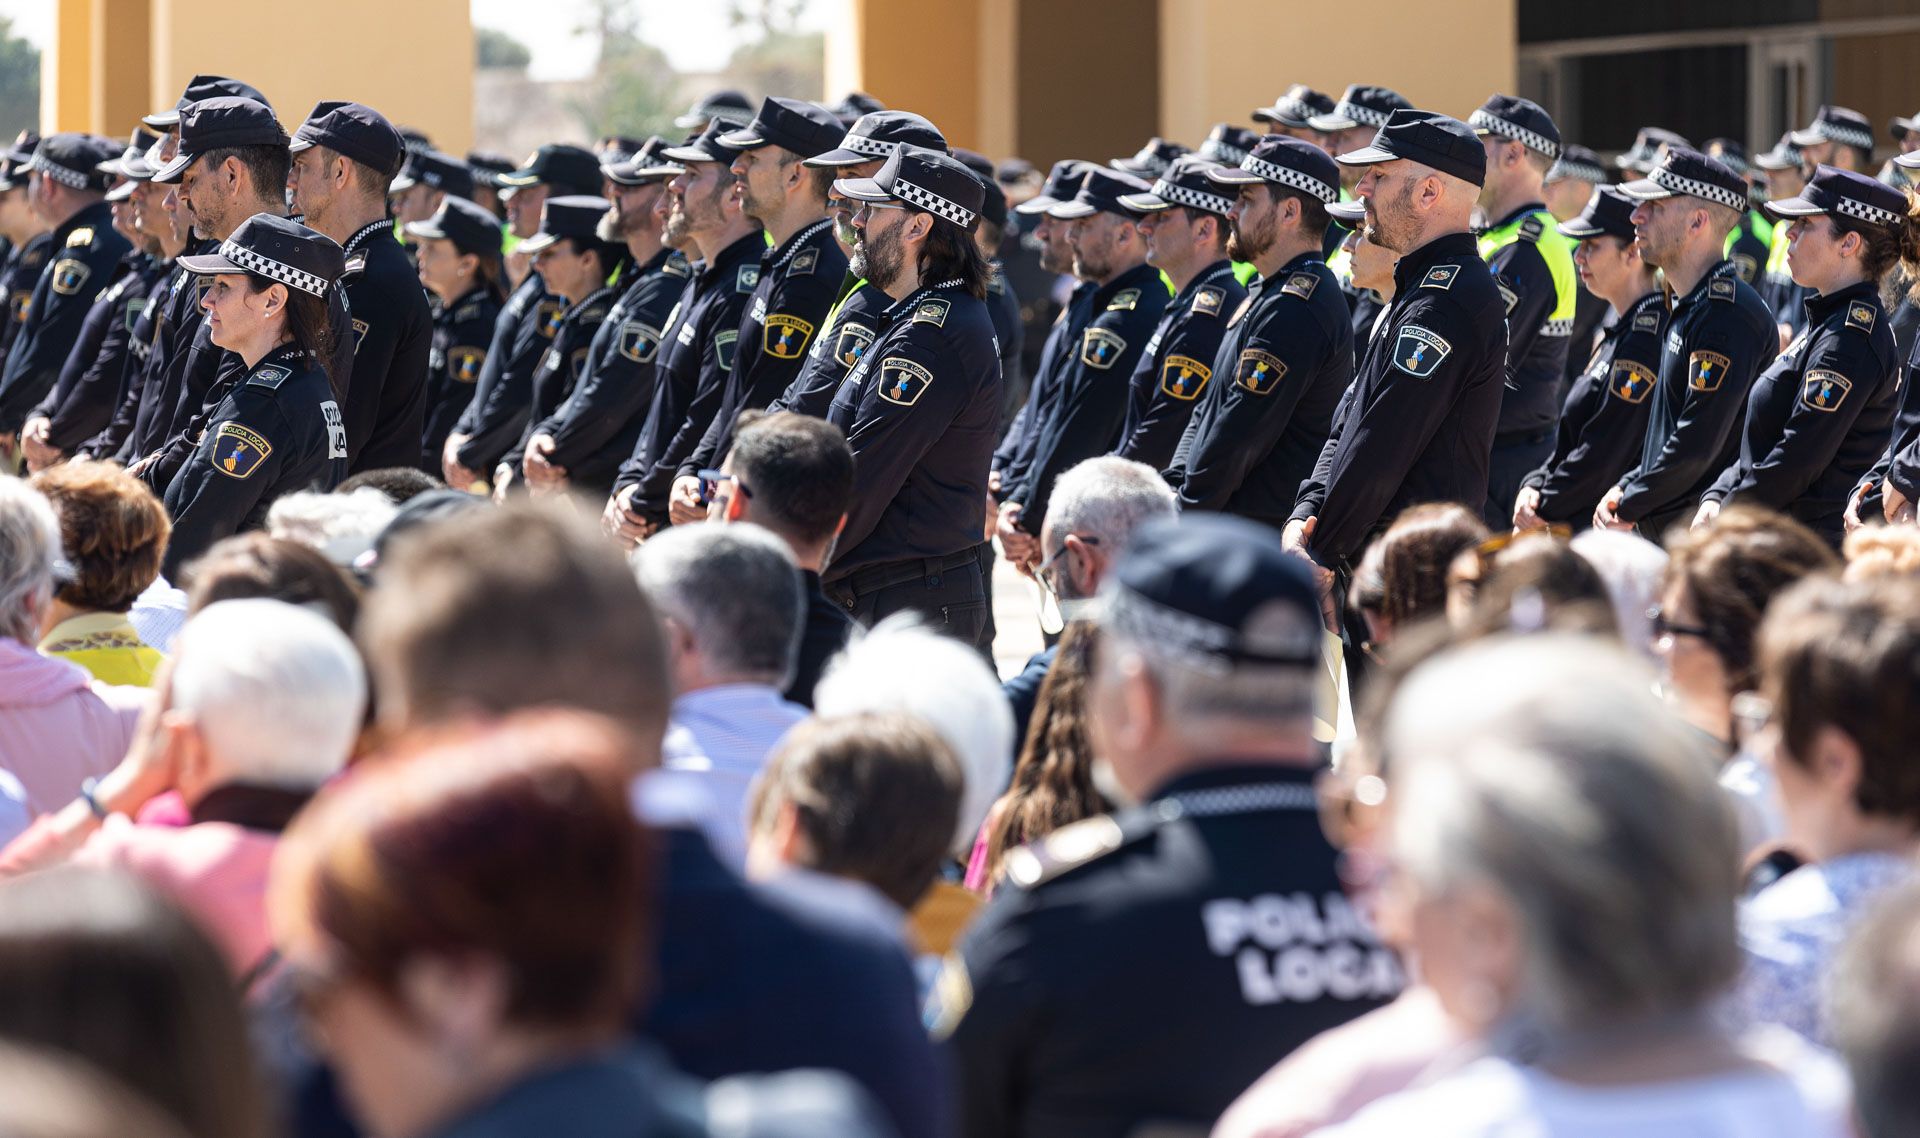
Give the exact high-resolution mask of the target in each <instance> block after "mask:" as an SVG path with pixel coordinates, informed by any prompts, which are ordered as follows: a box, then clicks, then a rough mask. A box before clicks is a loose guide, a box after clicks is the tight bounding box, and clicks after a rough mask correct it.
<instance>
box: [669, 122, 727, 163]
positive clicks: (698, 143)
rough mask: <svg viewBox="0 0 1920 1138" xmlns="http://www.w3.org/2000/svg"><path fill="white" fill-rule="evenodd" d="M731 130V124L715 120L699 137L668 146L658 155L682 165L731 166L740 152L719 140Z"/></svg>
mask: <svg viewBox="0 0 1920 1138" xmlns="http://www.w3.org/2000/svg"><path fill="white" fill-rule="evenodd" d="M731 131H732V127H731V126H729V125H728V124H726V123H724V122H720V121H719V120H715V121H714V122H713V123H712V124H710V125H709V126H708V127H707V129H705V130H703V131H701V132H700V135H699V137H697V138H695V139H693V140H692V141H690V142H687V143H684V144H682V145H680V146H669V147H667V148H666V149H665V150H662V151H661V152H660V156H661V157H662V158H665V159H666V160H668V161H669V162H679V163H681V164H683V165H684V164H685V163H688V162H718V163H720V164H722V165H724V166H731V165H733V160H734V159H735V158H738V157H740V153H741V152H740V150H739V149H738V148H737V147H733V146H728V145H727V144H726V143H725V142H723V141H721V139H722V138H723V137H724V136H726V135H727V134H729V133H731Z"/></svg>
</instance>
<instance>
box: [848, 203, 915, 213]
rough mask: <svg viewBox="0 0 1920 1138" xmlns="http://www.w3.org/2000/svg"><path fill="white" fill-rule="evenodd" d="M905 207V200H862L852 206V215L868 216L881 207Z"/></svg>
mask: <svg viewBox="0 0 1920 1138" xmlns="http://www.w3.org/2000/svg"><path fill="white" fill-rule="evenodd" d="M906 208H908V207H907V204H906V203H905V202H867V201H863V202H861V203H860V204H858V205H856V206H854V207H853V216H855V217H867V216H869V215H871V214H874V213H877V212H879V211H880V210H883V209H898V210H904V209H906Z"/></svg>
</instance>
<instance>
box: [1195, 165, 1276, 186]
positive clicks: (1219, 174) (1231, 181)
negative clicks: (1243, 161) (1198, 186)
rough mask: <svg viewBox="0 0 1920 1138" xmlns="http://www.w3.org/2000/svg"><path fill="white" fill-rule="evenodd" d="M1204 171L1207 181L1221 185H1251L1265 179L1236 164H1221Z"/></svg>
mask: <svg viewBox="0 0 1920 1138" xmlns="http://www.w3.org/2000/svg"><path fill="white" fill-rule="evenodd" d="M1206 173H1207V181H1209V182H1216V183H1218V184H1220V185H1222V186H1251V185H1254V184H1255V183H1257V182H1264V181H1266V179H1265V178H1262V177H1261V176H1260V175H1258V174H1256V173H1254V172H1253V171H1251V170H1242V169H1241V168H1240V167H1238V166H1221V167H1219V168H1218V169H1213V170H1208V171H1207V172H1206Z"/></svg>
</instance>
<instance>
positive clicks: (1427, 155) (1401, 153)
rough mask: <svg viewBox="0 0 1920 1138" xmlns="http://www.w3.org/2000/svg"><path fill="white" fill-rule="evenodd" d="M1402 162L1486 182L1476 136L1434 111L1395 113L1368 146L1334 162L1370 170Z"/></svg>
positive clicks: (1482, 149) (1484, 154) (1484, 156)
mask: <svg viewBox="0 0 1920 1138" xmlns="http://www.w3.org/2000/svg"><path fill="white" fill-rule="evenodd" d="M1403 158H1404V159H1406V160H1407V161H1409V162H1418V163H1419V164H1420V165H1422V166H1429V167H1432V168H1433V169H1435V170H1438V171H1440V172H1441V173H1442V174H1451V175H1452V176H1454V177H1456V178H1459V179H1461V180H1462V181H1467V182H1472V183H1473V184H1474V185H1476V186H1478V185H1482V184H1484V183H1485V182H1486V180H1487V151H1486V148H1485V147H1483V146H1481V145H1480V139H1479V136H1477V135H1475V134H1474V133H1473V128H1472V127H1470V126H1468V125H1467V124H1466V123H1463V122H1461V121H1460V120H1459V119H1456V118H1450V117H1449V116H1447V115H1443V114H1440V113H1438V112H1436V111H1416V110H1411V109H1408V108H1402V109H1400V110H1397V111H1395V112H1393V114H1392V115H1390V116H1388V118H1387V123H1386V125H1385V126H1383V127H1381V128H1380V129H1379V131H1378V132H1376V133H1375V134H1374V136H1373V141H1372V142H1371V143H1370V144H1368V145H1367V146H1365V147H1362V148H1361V149H1359V150H1355V151H1352V152H1351V153H1348V154H1342V155H1341V156H1340V157H1338V158H1336V159H1334V161H1336V162H1338V163H1340V164H1341V165H1342V166H1372V165H1374V164H1375V163H1377V162H1393V161H1396V160H1399V159H1403Z"/></svg>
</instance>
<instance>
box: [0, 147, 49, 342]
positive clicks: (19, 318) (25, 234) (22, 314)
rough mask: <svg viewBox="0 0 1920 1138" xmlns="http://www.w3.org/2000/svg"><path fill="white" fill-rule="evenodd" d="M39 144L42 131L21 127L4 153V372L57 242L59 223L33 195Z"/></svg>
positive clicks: (0, 294) (0, 186)
mask: <svg viewBox="0 0 1920 1138" xmlns="http://www.w3.org/2000/svg"><path fill="white" fill-rule="evenodd" d="M39 145H40V136H39V135H38V134H35V133H33V132H32V131H21V132H20V137H19V138H18V139H16V140H15V141H14V144H13V146H12V148H11V149H9V150H8V151H7V152H6V155H5V157H4V158H0V238H5V239H6V242H7V257H6V261H5V263H4V264H0V301H4V302H5V304H6V310H5V311H4V312H0V371H4V368H5V365H6V358H7V353H8V352H9V351H10V350H11V349H12V347H13V342H14V341H15V340H17V339H19V337H20V329H21V327H22V326H23V325H24V324H26V322H27V308H28V305H29V304H30V302H31V301H32V300H33V286H34V285H36V284H38V283H39V281H40V270H42V269H44V268H46V265H47V246H48V245H49V244H50V243H51V242H52V241H53V236H52V229H53V227H52V226H50V225H48V224H47V222H46V219H45V218H43V217H41V216H40V211H39V210H37V209H35V208H34V206H33V202H32V201H31V200H30V199H29V198H28V197H27V163H29V162H31V161H33V149H34V147H36V146H39Z"/></svg>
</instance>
